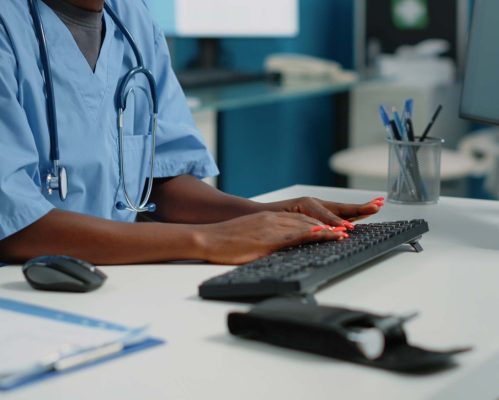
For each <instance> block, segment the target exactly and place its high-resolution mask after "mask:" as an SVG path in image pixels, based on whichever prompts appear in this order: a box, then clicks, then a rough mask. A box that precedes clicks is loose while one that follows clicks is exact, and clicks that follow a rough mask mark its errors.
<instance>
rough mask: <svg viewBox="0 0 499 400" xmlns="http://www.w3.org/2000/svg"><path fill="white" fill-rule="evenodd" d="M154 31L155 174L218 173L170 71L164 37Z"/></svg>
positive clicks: (194, 174) (171, 175) (170, 175)
mask: <svg viewBox="0 0 499 400" xmlns="http://www.w3.org/2000/svg"><path fill="white" fill-rule="evenodd" d="M155 31H156V35H155V37H156V39H155V43H156V44H155V46H156V68H155V71H154V72H155V77H156V80H157V85H158V99H159V113H158V131H157V146H156V163H155V177H156V178H166V177H173V176H179V175H193V176H196V177H197V178H199V179H203V178H206V177H209V176H215V175H218V168H217V166H216V164H215V161H214V160H213V157H212V156H211V154H210V153H209V152H208V150H207V148H206V145H205V143H204V140H203V138H202V136H201V134H200V132H199V131H198V129H197V128H196V125H195V123H194V119H193V117H192V114H191V112H190V110H189V108H188V106H187V101H186V98H185V96H184V93H183V91H182V89H181V87H180V84H179V83H178V80H177V78H176V76H175V73H174V72H173V69H172V66H171V62H170V54H169V52H168V47H167V45H166V40H165V38H164V36H163V34H162V33H161V32H160V30H159V29H158V28H156V29H155Z"/></svg>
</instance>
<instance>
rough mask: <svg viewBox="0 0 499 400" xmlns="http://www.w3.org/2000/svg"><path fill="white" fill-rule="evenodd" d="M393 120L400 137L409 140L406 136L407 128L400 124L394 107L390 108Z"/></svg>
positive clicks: (400, 121)
mask: <svg viewBox="0 0 499 400" xmlns="http://www.w3.org/2000/svg"><path fill="white" fill-rule="evenodd" d="M392 115H393V121H394V122H395V125H396V126H397V129H398V131H399V132H400V138H401V139H402V140H403V141H407V140H409V138H408V136H407V130H406V129H405V126H404V124H402V120H401V119H400V115H399V113H398V111H397V109H396V108H395V107H393V108H392Z"/></svg>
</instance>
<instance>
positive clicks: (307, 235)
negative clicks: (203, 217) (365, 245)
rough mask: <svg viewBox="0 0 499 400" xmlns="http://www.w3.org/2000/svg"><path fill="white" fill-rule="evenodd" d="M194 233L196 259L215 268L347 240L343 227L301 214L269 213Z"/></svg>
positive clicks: (257, 214) (205, 228)
mask: <svg viewBox="0 0 499 400" xmlns="http://www.w3.org/2000/svg"><path fill="white" fill-rule="evenodd" d="M196 231H197V232H198V235H197V237H198V245H199V248H200V249H202V254H200V258H201V259H203V260H206V261H209V262H211V263H215V264H244V263H247V262H250V261H253V260H255V259H257V258H261V257H264V256H267V255H269V254H271V253H273V252H274V251H276V250H279V249H282V248H285V247H291V246H296V245H299V244H302V243H307V242H316V241H326V240H343V239H344V238H346V237H348V234H347V233H346V232H345V231H346V228H345V227H331V226H328V225H327V224H324V223H322V222H320V221H319V220H317V219H315V218H313V217H310V216H307V215H305V214H304V213H289V212H270V211H266V212H260V213H256V214H251V215H247V216H244V217H240V218H235V219H232V220H229V221H226V222H221V223H216V224H208V225H198V226H197V227H196Z"/></svg>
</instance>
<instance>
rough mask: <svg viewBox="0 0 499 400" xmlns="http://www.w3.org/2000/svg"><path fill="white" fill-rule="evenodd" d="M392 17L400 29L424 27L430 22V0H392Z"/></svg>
mask: <svg viewBox="0 0 499 400" xmlns="http://www.w3.org/2000/svg"><path fill="white" fill-rule="evenodd" d="M392 18H393V23H394V24H395V26H396V27H397V28H399V29H424V28H426V27H427V26H428V24H429V22H430V16H429V11H428V0H392Z"/></svg>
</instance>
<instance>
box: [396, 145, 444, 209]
mask: <svg viewBox="0 0 499 400" xmlns="http://www.w3.org/2000/svg"><path fill="white" fill-rule="evenodd" d="M442 143H443V140H442V139H439V138H432V137H427V138H425V140H424V141H422V142H420V141H419V138H416V140H415V141H413V142H411V141H398V140H390V139H389V140H388V147H389V155H388V188H387V192H388V196H387V198H388V201H390V202H392V203H398V204H435V203H437V202H438V198H439V197H440V160H441V155H442Z"/></svg>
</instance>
